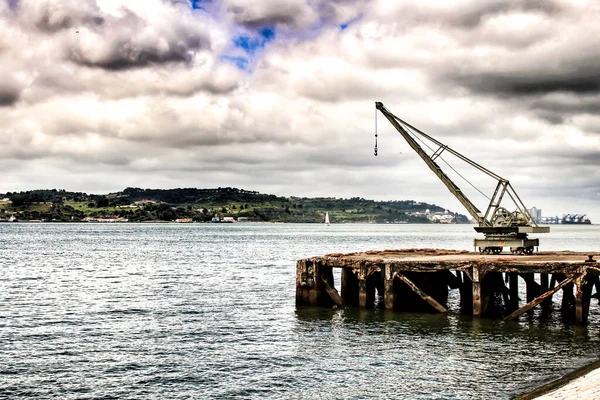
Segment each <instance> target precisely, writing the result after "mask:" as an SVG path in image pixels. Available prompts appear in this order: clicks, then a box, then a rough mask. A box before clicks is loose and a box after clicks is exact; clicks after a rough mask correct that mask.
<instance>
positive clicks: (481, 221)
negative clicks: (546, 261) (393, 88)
mask: <svg viewBox="0 0 600 400" xmlns="http://www.w3.org/2000/svg"><path fill="white" fill-rule="evenodd" d="M375 108H376V111H375V155H377V137H378V133H377V110H379V111H380V112H381V113H382V114H383V115H384V116H385V117H386V118H387V120H388V121H389V122H390V123H391V124H392V126H393V127H394V128H396V130H397V131H398V132H399V133H400V135H402V137H403V138H404V139H405V140H406V141H407V142H408V144H409V145H410V147H411V148H412V149H413V150H414V151H415V152H416V153H417V154H418V155H419V156H420V157H421V159H423V161H425V164H427V166H428V167H429V168H430V169H431V170H432V171H433V173H434V174H436V176H437V177H438V178H440V180H441V181H442V182H443V183H444V185H446V187H447V188H448V190H450V192H451V193H452V194H453V195H454V196H455V197H456V198H457V199H458V201H460V203H461V204H462V205H463V206H464V207H465V208H466V209H467V211H468V212H469V214H470V215H471V216H472V217H473V218H474V219H475V221H477V223H478V226H477V227H475V231H477V232H479V233H483V234H484V239H480V238H476V239H474V241H473V245H474V246H475V248H476V249H479V251H480V252H481V253H485V254H500V253H501V252H502V250H503V248H504V247H509V248H510V251H511V252H512V253H513V254H533V251H534V248H535V247H537V246H539V239H530V238H528V236H527V234H528V233H547V232H549V231H550V227H547V226H538V224H537V223H536V222H535V220H534V219H533V218H532V217H531V214H530V213H529V211H528V209H527V207H525V205H524V204H523V202H522V201H521V199H520V198H519V195H518V194H517V192H515V190H514V189H513V187H512V185H511V184H510V182H509V181H508V180H507V179H504V178H502V177H501V176H499V175H498V174H495V173H493V172H492V171H490V170H488V169H487V168H484V167H482V166H481V165H479V164H477V163H476V162H474V161H472V160H471V159H469V158H467V157H466V156H464V155H462V154H460V153H459V152H457V151H455V150H453V149H451V148H450V147H448V146H447V145H445V144H443V143H441V142H440V141H438V140H436V139H434V138H433V137H431V136H429V135H427V134H425V133H423V132H421V131H420V130H419V129H417V128H415V127H414V126H412V125H410V124H409V123H408V122H405V121H403V120H402V119H400V118H398V117H397V116H395V115H394V114H392V113H391V112H390V111H389V110H388V109H387V108H386V107H385V106H384V105H383V103H381V102H376V103H375ZM423 139H424V140H427V141H428V142H429V143H431V144H433V145H434V147H437V149H435V150H434V149H433V148H432V147H429V145H426V146H427V147H428V148H429V149H431V151H432V152H433V153H432V154H431V155H429V154H428V153H427V152H426V151H425V150H424V149H423V148H422V147H421V145H420V144H419V143H418V142H417V140H419V141H421V142H422V143H425V142H424V141H423ZM443 152H447V153H450V154H452V155H454V156H455V157H457V158H458V159H460V160H462V161H464V162H466V163H467V164H469V165H471V166H472V167H474V168H476V169H477V170H479V171H481V172H483V173H484V174H486V175H488V176H490V177H491V178H493V179H495V180H496V181H497V185H496V189H495V191H494V194H493V195H492V196H491V197H488V196H486V195H485V194H484V193H483V192H481V191H480V190H479V189H477V188H475V189H476V190H478V191H479V192H480V193H482V194H483V195H484V196H485V197H488V198H489V200H490V202H489V204H488V206H487V208H486V210H485V212H481V211H480V210H479V208H477V206H475V204H473V202H472V201H471V200H470V199H469V198H468V197H467V196H466V195H465V194H464V193H463V191H462V190H461V189H460V188H459V187H458V186H457V185H456V184H455V183H454V182H453V181H452V180H451V179H450V178H449V177H448V175H446V173H445V172H444V171H443V170H442V168H441V167H440V166H439V165H438V164H437V163H436V160H437V159H438V158H439V159H441V160H443V158H442V157H441V154H442V153H443ZM446 164H447V163H446ZM447 165H448V166H449V164H447ZM450 168H452V167H450ZM467 182H468V181H467ZM469 184H470V182H469ZM473 187H474V186H473ZM506 197H508V198H510V200H512V203H513V204H514V206H516V210H515V211H512V212H511V211H509V210H508V209H506V208H505V207H502V206H501V203H502V201H503V200H504V199H505V198H506Z"/></svg>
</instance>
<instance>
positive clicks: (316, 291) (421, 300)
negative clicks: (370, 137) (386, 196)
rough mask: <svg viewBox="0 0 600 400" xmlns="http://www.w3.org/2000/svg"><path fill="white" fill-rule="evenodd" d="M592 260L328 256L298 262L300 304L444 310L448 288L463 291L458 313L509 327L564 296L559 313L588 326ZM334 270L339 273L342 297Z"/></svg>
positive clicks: (567, 255) (584, 256)
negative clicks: (521, 292) (521, 290)
mask: <svg viewBox="0 0 600 400" xmlns="http://www.w3.org/2000/svg"><path fill="white" fill-rule="evenodd" d="M594 257H595V253H577V252H540V253H535V254H534V255H512V254H499V255H482V254H480V253H473V252H468V251H455V250H439V249H405V250H382V251H367V252H363V253H348V254H328V255H325V256H322V257H312V258H307V259H303V260H299V261H298V262H297V266H296V304H297V305H299V306H322V307H333V306H338V307H345V306H351V307H366V308H372V307H375V306H376V304H375V301H376V299H379V301H380V304H377V306H378V307H382V308H385V309H389V310H398V311H422V312H446V311H447V300H448V290H449V289H458V290H459V292H460V300H461V301H460V303H461V312H463V313H468V314H472V315H473V316H476V317H489V318H504V319H505V320H507V321H508V320H513V319H516V318H518V317H519V316H520V315H522V314H523V313H526V312H528V311H530V310H531V309H533V308H534V307H537V306H540V307H547V305H548V304H550V302H551V300H552V296H553V295H554V294H555V293H557V292H558V291H559V290H561V291H562V294H563V296H562V299H563V301H562V304H561V309H562V311H563V312H564V313H566V314H568V315H571V316H572V319H573V321H574V322H576V323H578V324H586V323H587V320H588V314H589V310H590V303H591V299H592V298H594V297H596V298H598V297H599V296H600V279H599V276H600V264H599V263H597V262H596V260H595V258H594ZM334 268H341V282H340V284H339V285H338V287H340V291H341V293H339V292H338V291H337V289H336V285H335V282H334V274H333V269H334ZM519 278H520V279H521V280H522V281H524V282H525V286H526V297H525V299H526V301H525V304H522V301H521V299H520V298H519V290H518V286H519V285H518V283H519ZM592 292H594V293H593V294H592ZM377 295H378V296H377Z"/></svg>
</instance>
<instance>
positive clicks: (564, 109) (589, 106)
mask: <svg viewBox="0 0 600 400" xmlns="http://www.w3.org/2000/svg"><path fill="white" fill-rule="evenodd" d="M531 108H532V109H533V110H534V111H536V112H539V113H543V112H546V113H552V114H555V115H563V116H571V115H573V114H591V115H600V95H596V96H594V95H588V96H585V95H579V96H569V97H567V98H552V97H550V98H542V99H540V100H536V101H535V102H533V103H532V105H531ZM540 115H541V116H543V114H540Z"/></svg>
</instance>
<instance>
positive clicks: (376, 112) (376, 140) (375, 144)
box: [375, 108, 377, 157]
mask: <svg viewBox="0 0 600 400" xmlns="http://www.w3.org/2000/svg"><path fill="white" fill-rule="evenodd" d="M375 157H377V108H375Z"/></svg>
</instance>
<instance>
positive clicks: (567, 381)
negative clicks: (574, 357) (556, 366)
mask: <svg viewBox="0 0 600 400" xmlns="http://www.w3.org/2000/svg"><path fill="white" fill-rule="evenodd" d="M588 375H590V376H589V378H592V381H591V382H589V383H587V386H586V387H584V388H583V389H584V391H586V390H590V389H594V388H596V390H595V392H596V393H599V396H600V389H599V388H600V359H599V360H597V361H594V362H592V363H590V364H588V365H584V366H583V367H581V368H578V369H576V370H575V371H572V372H569V373H568V374H566V375H564V376H562V377H560V378H558V379H556V380H554V381H552V382H549V383H547V384H545V385H543V386H540V387H539V388H537V389H534V390H533V391H531V392H528V393H525V394H522V395H520V396H517V397H515V399H514V400H533V399H538V398H542V397H544V396H546V395H549V394H556V395H558V396H559V397H554V396H552V397H548V398H549V399H550V398H556V399H570V398H573V399H575V398H580V397H578V396H580V395H581V394H582V393H581V391H582V390H581V388H579V386H578V385H577V384H576V383H579V382H578V381H579V380H580V379H579V378H582V377H585V376H588ZM571 386H572V387H571ZM563 391H564V393H558V392H563ZM554 392H557V393H554ZM562 396H565V397H562ZM566 396H568V397H566Z"/></svg>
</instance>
